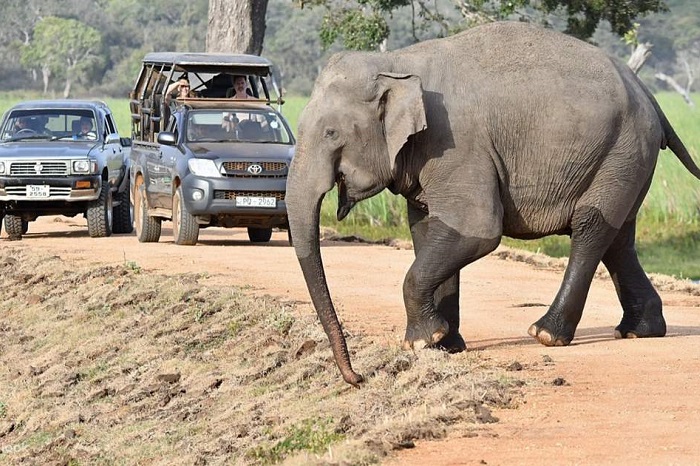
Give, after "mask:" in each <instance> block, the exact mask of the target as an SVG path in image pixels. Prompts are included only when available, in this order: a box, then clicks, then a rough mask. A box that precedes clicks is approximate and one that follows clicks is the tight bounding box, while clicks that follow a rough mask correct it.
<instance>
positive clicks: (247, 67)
mask: <svg viewBox="0 0 700 466" xmlns="http://www.w3.org/2000/svg"><path fill="white" fill-rule="evenodd" d="M143 63H144V64H153V65H164V66H165V67H164V68H163V69H164V70H169V69H170V68H175V69H176V70H177V71H188V70H190V69H197V70H198V71H200V72H202V73H221V72H227V71H229V72H231V73H235V74H244V75H256V76H269V75H270V74H271V72H272V71H271V69H272V63H271V62H270V61H269V60H267V59H266V58H263V57H259V56H257V55H240V54H238V55H237V54H225V53H189V52H187V53H177V52H154V53H149V54H146V56H145V57H144V59H143ZM228 68H230V70H228Z"/></svg>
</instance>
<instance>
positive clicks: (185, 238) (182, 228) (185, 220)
mask: <svg viewBox="0 0 700 466" xmlns="http://www.w3.org/2000/svg"><path fill="white" fill-rule="evenodd" d="M173 238H174V239H175V244H181V245H186V246H192V245H194V244H197V239H198V238H199V223H197V220H196V219H195V218H194V216H193V215H192V214H190V213H189V212H188V211H187V207H186V206H185V204H184V203H183V202H182V187H178V188H177V191H175V196H173Z"/></svg>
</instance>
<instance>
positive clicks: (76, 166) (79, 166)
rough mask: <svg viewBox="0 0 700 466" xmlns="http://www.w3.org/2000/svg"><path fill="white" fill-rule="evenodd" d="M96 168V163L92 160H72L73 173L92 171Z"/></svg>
mask: <svg viewBox="0 0 700 466" xmlns="http://www.w3.org/2000/svg"><path fill="white" fill-rule="evenodd" d="M95 170H97V163H95V161H93V160H74V161H73V173H92V172H94V171H95Z"/></svg>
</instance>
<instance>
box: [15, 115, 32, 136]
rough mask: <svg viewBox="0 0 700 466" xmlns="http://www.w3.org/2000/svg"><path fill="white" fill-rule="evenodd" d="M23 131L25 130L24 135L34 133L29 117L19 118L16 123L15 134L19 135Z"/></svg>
mask: <svg viewBox="0 0 700 466" xmlns="http://www.w3.org/2000/svg"><path fill="white" fill-rule="evenodd" d="M22 130H24V133H27V132H29V131H34V130H33V129H32V127H31V125H30V124H29V117H21V118H18V119H17V121H15V129H14V134H17V133H19V132H20V131H22Z"/></svg>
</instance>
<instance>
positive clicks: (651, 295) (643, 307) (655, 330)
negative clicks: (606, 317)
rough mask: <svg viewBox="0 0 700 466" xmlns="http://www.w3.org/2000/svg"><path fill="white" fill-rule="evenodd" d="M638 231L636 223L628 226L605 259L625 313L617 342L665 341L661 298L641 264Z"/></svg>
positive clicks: (616, 331) (623, 229)
mask: <svg viewBox="0 0 700 466" xmlns="http://www.w3.org/2000/svg"><path fill="white" fill-rule="evenodd" d="M635 230H636V220H631V221H629V222H626V223H625V224H624V225H623V226H622V228H621V229H620V232H619V233H618V235H617V237H616V238H615V240H614V241H613V243H612V244H611V245H610V247H609V248H608V250H607V251H606V253H605V255H604V256H603V264H605V267H607V269H608V271H609V272H610V277H611V278H612V281H613V283H614V284H615V290H616V291H617V296H618V298H619V299H620V304H622V310H623V315H622V321H621V322H620V324H619V325H618V326H617V327H616V328H615V338H638V337H639V338H642V337H662V336H664V335H666V321H665V320H664V317H663V311H662V304H661V298H660V297H659V294H658V293H657V292H656V290H655V289H654V287H653V286H652V284H651V282H650V281H649V278H648V277H647V275H646V274H645V273H644V270H643V269H642V266H641V264H640V263H639V259H638V257H637V251H636V250H635V247H634V240H635Z"/></svg>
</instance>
